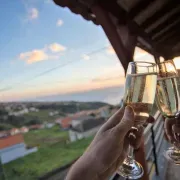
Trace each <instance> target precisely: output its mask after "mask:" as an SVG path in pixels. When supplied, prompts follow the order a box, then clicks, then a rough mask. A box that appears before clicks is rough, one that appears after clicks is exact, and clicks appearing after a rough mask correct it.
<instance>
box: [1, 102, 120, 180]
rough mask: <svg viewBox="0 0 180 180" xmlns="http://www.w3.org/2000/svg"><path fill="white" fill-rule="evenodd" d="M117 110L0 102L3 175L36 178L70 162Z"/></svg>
mask: <svg viewBox="0 0 180 180" xmlns="http://www.w3.org/2000/svg"><path fill="white" fill-rule="evenodd" d="M118 108H119V107H118V106H113V105H110V104H107V103H103V102H75V101H68V102H11V103H10V102H9V103H1V104H0V164H1V165H0V166H1V168H0V169H3V176H4V177H6V179H20V180H21V179H23V178H24V177H26V179H28V178H29V179H37V178H38V177H41V176H43V175H44V174H46V173H47V172H51V171H53V169H57V168H59V167H61V166H64V165H66V164H68V163H71V162H73V161H74V160H75V159H77V158H78V157H79V156H80V155H81V154H82V153H83V151H84V150H85V148H86V147H87V146H88V144H89V143H90V141H91V140H92V138H93V136H94V135H95V134H96V132H97V131H98V129H99V128H100V127H101V125H102V124H103V123H104V122H105V121H106V120H107V119H108V118H109V117H110V116H111V115H112V114H113V113H114V112H115V111H117V109H118Z"/></svg>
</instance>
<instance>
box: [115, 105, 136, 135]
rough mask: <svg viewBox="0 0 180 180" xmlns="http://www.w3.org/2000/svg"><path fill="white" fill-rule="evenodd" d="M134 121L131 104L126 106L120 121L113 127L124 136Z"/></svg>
mask: <svg viewBox="0 0 180 180" xmlns="http://www.w3.org/2000/svg"><path fill="white" fill-rule="evenodd" d="M133 122H134V110H133V108H132V107H131V106H126V108H125V111H124V116H123V118H122V120H121V122H120V123H119V124H118V125H117V126H116V127H115V128H116V132H117V133H118V134H120V135H121V136H123V137H125V136H126V134H127V133H128V131H129V130H130V129H131V127H132V126H133Z"/></svg>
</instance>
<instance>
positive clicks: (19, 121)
mask: <svg viewBox="0 0 180 180" xmlns="http://www.w3.org/2000/svg"><path fill="white" fill-rule="evenodd" d="M106 105H109V104H107V103H103V102H75V101H64V102H23V103H22V102H14V103H4V104H3V105H2V106H1V109H0V130H7V129H10V128H12V127H21V126H29V125H33V124H41V123H43V122H52V121H54V120H55V119H57V118H59V117H62V116H66V114H69V113H76V112H78V111H83V110H92V109H98V108H101V107H103V106H106ZM6 106H11V111H16V112H17V109H18V110H22V109H23V108H27V109H29V108H30V107H35V108H37V109H38V110H39V111H38V112H29V113H27V114H24V115H19V116H14V115H11V116H9V115H8V112H7V111H6V110H5V108H6ZM109 106H111V105H109ZM3 107H4V109H2V108H3ZM17 107H18V108H17ZM13 109H15V110H13ZM55 111H56V112H57V111H58V114H56V115H54V116H50V115H49V113H50V112H55Z"/></svg>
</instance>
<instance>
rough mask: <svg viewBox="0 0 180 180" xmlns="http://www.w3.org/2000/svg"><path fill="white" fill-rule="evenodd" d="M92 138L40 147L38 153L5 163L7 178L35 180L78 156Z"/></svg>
mask: <svg viewBox="0 0 180 180" xmlns="http://www.w3.org/2000/svg"><path fill="white" fill-rule="evenodd" d="M91 140H92V137H90V138H87V139H82V140H79V141H77V142H74V143H69V144H63V143H55V144H52V145H50V146H46V147H40V148H39V150H38V152H36V153H33V154H30V155H28V156H25V157H23V158H20V159H18V160H15V161H12V162H10V163H8V164H5V165H4V171H5V175H6V178H7V179H12V180H24V179H26V180H35V179H37V177H39V176H42V175H43V174H45V173H47V172H49V171H51V170H53V169H56V168H58V167H60V166H62V165H65V164H67V163H70V162H71V161H73V160H74V159H76V158H78V157H79V156H80V155H81V154H82V153H83V152H84V150H85V149H86V147H87V146H88V145H89V143H90V142H91Z"/></svg>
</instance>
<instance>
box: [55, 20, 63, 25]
mask: <svg viewBox="0 0 180 180" xmlns="http://www.w3.org/2000/svg"><path fill="white" fill-rule="evenodd" d="M63 23H64V22H63V20H62V19H58V21H57V23H56V26H62V25H63Z"/></svg>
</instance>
